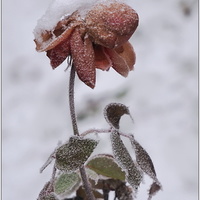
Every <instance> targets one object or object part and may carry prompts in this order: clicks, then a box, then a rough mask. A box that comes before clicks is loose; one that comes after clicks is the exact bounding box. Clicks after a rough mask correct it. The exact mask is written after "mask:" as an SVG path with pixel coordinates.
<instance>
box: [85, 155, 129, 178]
mask: <svg viewBox="0 0 200 200" xmlns="http://www.w3.org/2000/svg"><path fill="white" fill-rule="evenodd" d="M86 167H88V168H89V169H91V170H93V171H95V172H96V173H97V174H99V175H103V176H106V177H109V178H114V179H119V180H122V181H124V180H125V173H124V172H123V171H122V170H121V168H120V167H119V166H118V165H117V163H116V162H115V160H114V158H113V157H112V156H111V155H108V154H100V155H97V156H95V157H93V158H91V159H90V161H88V163H87V164H86Z"/></svg>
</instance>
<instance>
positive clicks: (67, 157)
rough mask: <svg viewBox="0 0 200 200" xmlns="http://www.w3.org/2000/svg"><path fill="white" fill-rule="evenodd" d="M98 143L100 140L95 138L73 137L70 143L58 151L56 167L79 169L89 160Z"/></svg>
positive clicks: (68, 169)
mask: <svg viewBox="0 0 200 200" xmlns="http://www.w3.org/2000/svg"><path fill="white" fill-rule="evenodd" d="M97 144H98V142H97V141H96V140H93V139H83V138H81V137H78V136H74V137H71V138H70V139H69V142H68V143H66V144H64V145H62V146H61V147H59V148H58V149H57V151H56V162H55V164H56V168H58V169H59V170H62V171H67V172H72V171H75V170H77V169H78V168H79V167H80V166H81V165H83V164H84V163H85V162H86V161H87V159H88V158H89V156H90V155H91V153H92V152H93V150H94V149H95V147H96V146H97Z"/></svg>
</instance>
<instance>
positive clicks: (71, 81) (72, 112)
mask: <svg viewBox="0 0 200 200" xmlns="http://www.w3.org/2000/svg"><path fill="white" fill-rule="evenodd" d="M74 80H75V67H74V66H73V64H72V67H71V73H70V79H69V107H70V115H71V120H72V126H73V131H74V135H79V131H78V126H77V121H76V114H75V106H74V82H75V81H74Z"/></svg>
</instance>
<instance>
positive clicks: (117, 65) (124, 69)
mask: <svg viewBox="0 0 200 200" xmlns="http://www.w3.org/2000/svg"><path fill="white" fill-rule="evenodd" d="M106 53H107V54H108V55H109V57H110V59H111V61H112V67H113V69H114V70H115V71H117V72H118V73H119V74H121V75H122V76H124V77H127V76H128V73H129V71H130V70H129V66H128V64H127V63H126V61H125V60H124V58H123V57H121V56H120V55H119V54H118V53H117V52H116V51H115V50H114V49H106Z"/></svg>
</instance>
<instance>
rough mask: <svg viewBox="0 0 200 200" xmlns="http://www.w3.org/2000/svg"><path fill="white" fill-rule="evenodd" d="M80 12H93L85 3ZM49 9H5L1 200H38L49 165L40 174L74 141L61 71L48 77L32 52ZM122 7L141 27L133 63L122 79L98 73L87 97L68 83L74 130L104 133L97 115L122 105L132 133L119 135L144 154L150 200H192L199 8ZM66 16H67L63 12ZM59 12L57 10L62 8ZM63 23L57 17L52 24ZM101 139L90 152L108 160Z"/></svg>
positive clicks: (181, 3)
mask: <svg viewBox="0 0 200 200" xmlns="http://www.w3.org/2000/svg"><path fill="white" fill-rule="evenodd" d="M60 2H61V3H62V1H61V0H60ZM63 2H65V3H66V2H68V1H66V0H65V1H64V0H63ZM71 2H72V1H71ZM73 2H74V1H73ZM76 2H77V1H76ZM83 2H87V3H88V5H91V2H92V1H83ZM50 3H51V2H50V1H49V0H43V1H40V0H34V1H30V0H28V1H24V0H18V1H17V6H16V1H14V0H6V1H3V10H2V14H3V24H2V28H3V31H2V36H3V38H2V41H3V44H2V50H3V61H2V65H3V66H2V84H3V88H2V95H3V98H2V103H3V105H2V106H3V107H2V117H3V119H2V140H3V143H2V162H3V163H2V170H3V171H2V199H5V200H12V199H20V200H27V199H36V198H37V196H38V194H39V192H40V190H41V189H42V187H43V185H44V184H45V183H46V182H47V181H48V180H49V178H50V176H51V172H52V165H50V166H49V167H48V168H47V169H45V171H44V172H43V173H42V174H40V173H39V169H40V168H41V166H42V165H43V164H44V162H45V161H46V159H47V158H48V156H49V155H50V154H51V152H52V151H53V150H54V149H55V147H56V146H57V143H58V141H63V143H64V142H65V141H67V140H68V138H69V137H70V136H71V135H72V127H71V124H70V122H71V121H70V117H69V108H68V101H67V100H68V94H67V87H68V79H69V70H68V71H67V72H64V70H65V69H66V67H67V65H66V63H64V64H62V65H61V66H59V67H58V68H57V69H56V70H52V69H51V67H50V64H49V60H48V58H47V57H46V56H45V53H37V52H36V51H35V44H34V42H33V39H34V35H33V34H32V31H33V29H34V27H35V26H36V25H37V19H39V18H40V17H41V16H42V15H43V14H44V13H45V10H46V9H47V8H48V5H50ZM68 3H69V2H68ZM127 3H128V4H129V5H131V6H132V7H133V8H134V9H135V10H136V11H137V12H138V14H139V17H140V22H139V27H138V29H137V30H136V32H135V34H134V35H133V37H132V38H131V40H130V42H131V43H132V44H133V46H134V49H135V52H136V55H137V58H136V65H135V70H134V71H133V72H131V73H129V76H128V77H127V78H123V77H121V76H120V75H119V74H118V73H116V72H115V71H114V70H112V69H111V70H110V71H109V72H105V71H104V72H103V71H100V70H98V71H97V83H96V87H95V89H94V90H92V89H90V88H89V87H87V86H85V84H83V83H82V82H81V81H80V80H78V78H77V79H76V88H75V91H76V94H75V101H76V111H77V115H78V117H79V129H80V131H85V130H87V129H90V128H108V125H107V123H106V121H105V119H104V117H103V109H104V107H105V106H106V105H107V104H108V103H110V102H114V101H116V102H119V103H123V104H125V105H126V106H128V107H129V110H130V113H131V115H132V116H133V118H134V125H132V123H130V124H127V125H126V124H124V125H123V126H124V127H126V128H127V129H128V131H127V132H128V133H129V132H133V133H134V137H135V139H136V140H137V141H138V142H139V143H140V144H141V145H142V147H144V148H145V150H146V151H147V152H148V154H149V155H150V157H151V158H152V161H153V163H154V166H155V170H156V174H157V177H158V179H159V181H160V182H161V184H162V186H163V191H160V192H158V194H157V195H156V196H155V197H153V200H158V199H162V200H168V199H175V200H179V199H181V200H188V199H190V200H196V199H197V196H198V195H197V189H198V188H197V183H198V166H197V164H198V161H197V155H198V152H197V151H198V91H197V90H198V54H197V53H198V38H197V31H198V26H197V25H198V21H197V17H198V14H197V8H198V6H197V1H195V0H168V1H155V0H143V1H133V0H127ZM72 5H73V6H80V5H81V4H78V3H77V5H74V4H72ZM86 5H87V4H86ZM55 6H56V5H55ZM49 8H50V7H49ZM67 9H68V10H70V11H73V9H71V7H68V8H67ZM47 10H48V9H47ZM60 12H61V13H62V12H64V10H62V8H60ZM61 13H56V15H57V14H58V16H57V17H60V16H61ZM188 13H189V14H188ZM62 14H63V13H62ZM52 20H54V19H52ZM49 25H50V24H47V26H49ZM122 118H123V117H122ZM123 122H124V123H125V122H126V121H123ZM99 138H101V139H102V141H101V142H100V143H99V145H98V151H99V152H100V153H109V152H110V151H111V147H110V143H109V142H108V139H109V135H108V134H106V133H104V134H102V135H100V136H99ZM127 146H129V143H127ZM130 151H131V148H130ZM144 178H145V182H144V183H142V185H141V186H140V188H139V190H138V195H137V197H138V200H140V199H147V196H148V195H147V189H148V188H149V186H150V184H151V179H148V177H144Z"/></svg>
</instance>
